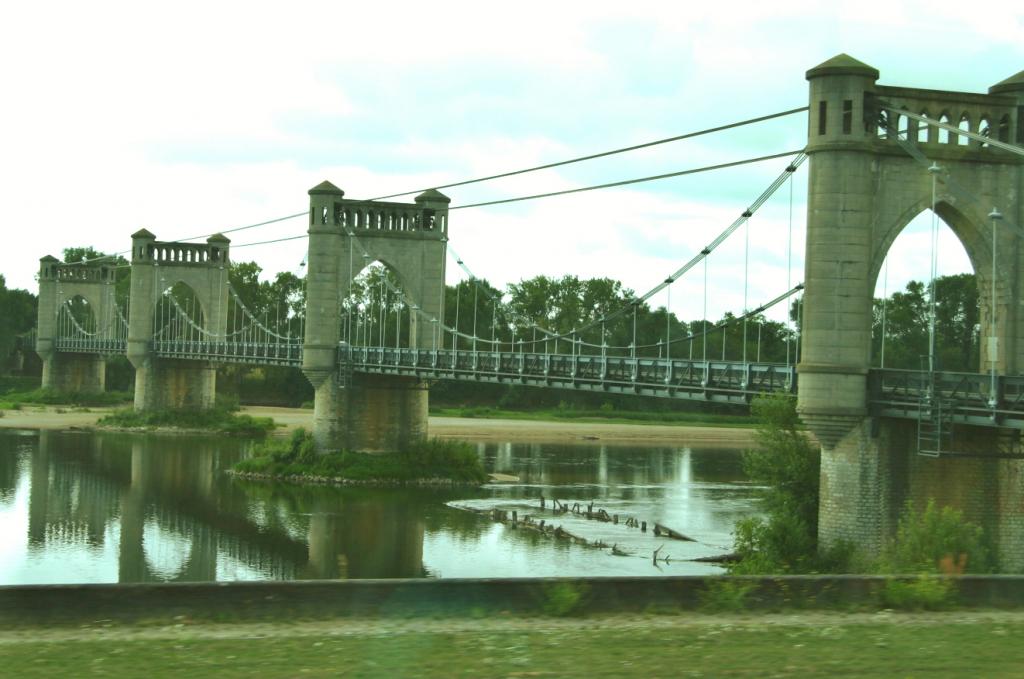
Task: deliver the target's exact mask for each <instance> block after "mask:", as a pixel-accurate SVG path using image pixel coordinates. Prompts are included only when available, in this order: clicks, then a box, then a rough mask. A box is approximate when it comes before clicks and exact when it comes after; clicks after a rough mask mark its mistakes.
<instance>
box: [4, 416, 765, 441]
mask: <svg viewBox="0 0 1024 679" xmlns="http://www.w3.org/2000/svg"><path fill="white" fill-rule="evenodd" d="M109 411H110V409H109V408H95V409H89V410H81V409H71V408H55V407H47V408H42V407H34V406H29V407H25V408H23V409H21V410H8V411H4V417H2V418H0V428H8V429H75V428H92V427H95V426H96V421H97V420H99V418H101V417H102V416H103V415H105V414H106V413H108V412H109ZM242 412H243V413H248V414H250V415H253V416H257V417H272V418H274V421H275V422H277V423H278V424H279V425H281V428H280V429H279V430H278V432H279V433H282V434H285V433H287V432H289V431H291V430H292V429H295V428H297V427H306V428H310V427H312V425H313V411H312V410H304V409H300V408H271V407H262V406H253V407H246V408H243V409H242ZM430 434H431V436H438V437H440V438H460V439H468V440H474V441H482V440H483V441H495V442H499V441H500V442H504V441H516V442H519V441H522V442H533V443H595V444H621V445H627V444H632V445H699V446H706V447H714V446H721V447H726V448H738V447H744V446H749V445H751V444H752V443H753V437H754V431H753V430H752V429H745V428H741V427H736V428H732V427H714V426H706V427H690V426H682V425H665V424H631V423H623V424H617V423H616V424H610V423H594V422H550V421H533V420H500V419H485V418H463V417H431V418H430Z"/></svg>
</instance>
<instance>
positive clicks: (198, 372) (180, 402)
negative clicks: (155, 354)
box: [135, 358, 217, 410]
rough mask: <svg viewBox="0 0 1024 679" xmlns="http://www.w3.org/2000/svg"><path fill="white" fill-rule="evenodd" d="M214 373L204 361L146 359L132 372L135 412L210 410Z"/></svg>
mask: <svg viewBox="0 0 1024 679" xmlns="http://www.w3.org/2000/svg"><path fill="white" fill-rule="evenodd" d="M216 392H217V369H216V368H214V367H213V365H212V364H210V363H207V362H205V361H174V360H168V359H160V358H147V359H145V360H144V361H142V367H138V366H137V367H136V368H135V409H136V410H160V409H163V408H192V409H196V410H208V409H210V408H213V406H214V401H215V400H216Z"/></svg>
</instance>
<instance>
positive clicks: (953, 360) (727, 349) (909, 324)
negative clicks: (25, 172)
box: [0, 247, 979, 405]
mask: <svg viewBox="0 0 1024 679" xmlns="http://www.w3.org/2000/svg"><path fill="white" fill-rule="evenodd" d="M100 256H103V253H101V252H98V251H97V250H95V249H94V248H91V247H77V248H67V249H65V250H64V260H65V261H66V262H75V261H82V260H84V259H91V258H94V257H100ZM117 263H118V264H121V265H124V264H127V262H126V261H125V260H123V259H121V258H119V259H117ZM127 271H128V270H127V269H121V270H120V272H119V273H122V275H120V276H119V277H118V298H119V300H124V299H126V298H127V294H128V287H129V282H130V281H129V277H128V275H127ZM229 279H230V281H231V284H232V286H233V287H234V289H235V291H236V292H237V293H238V295H239V297H240V298H241V299H242V301H243V302H244V304H245V305H246V307H248V308H249V309H250V311H252V312H253V313H254V314H255V315H257V316H258V317H259V318H260V319H261V320H262V321H263V322H264V323H265V324H268V325H270V326H271V327H274V328H275V329H276V330H277V331H278V332H281V334H286V333H290V334H292V335H299V334H301V332H302V327H303V324H304V321H305V301H306V300H305V278H304V276H303V275H299V274H296V273H292V272H281V273H278V274H276V275H275V276H274V277H273V278H269V279H268V278H266V277H264V276H263V270H262V268H261V267H260V266H259V264H257V263H255V262H233V263H232V264H231V269H230V272H229ZM398 287H399V283H398V281H397V279H396V278H395V276H394V275H393V273H392V272H391V271H390V270H389V269H387V268H386V267H383V266H380V265H372V266H370V267H367V268H366V269H364V271H363V272H362V273H361V274H360V276H358V277H357V279H356V280H355V281H354V282H353V285H352V289H351V292H350V293H349V294H348V295H347V296H345V298H344V299H343V301H342V307H343V312H345V311H350V312H351V313H350V314H349V315H348V316H347V317H346V318H347V320H344V321H343V324H344V327H343V329H342V337H343V339H350V340H351V341H352V342H353V343H358V344H362V343H369V344H377V343H378V342H380V341H381V340H383V341H384V344H385V345H387V346H394V345H395V344H398V345H399V346H407V343H408V332H409V322H408V317H409V313H410V310H409V308H408V306H407V305H406V303H405V302H404V301H403V299H402V298H401V297H400V296H399V295H397V294H395V292H394V289H395V288H398ZM936 291H937V304H936V309H937V314H936V336H937V342H936V345H937V346H936V354H937V357H938V364H939V366H940V367H941V368H942V369H945V370H964V371H975V370H977V369H978V361H979V359H978V345H979V342H978V339H979V338H978V321H979V314H978V289H977V285H976V283H975V278H974V276H973V275H972V274H958V275H954V276H945V277H942V278H939V279H938V280H937V283H936ZM0 305H3V306H0V312H2V316H0V343H2V344H0V351H2V353H0V355H3V356H7V355H9V353H10V350H11V348H12V346H13V345H12V343H13V339H12V337H13V336H14V335H16V334H18V333H20V332H24V331H25V330H28V329H30V328H31V327H32V325H33V324H34V315H35V296H34V295H32V294H31V293H28V292H27V291H24V290H21V291H7V290H6V287H3V291H2V292H0ZM617 312H619V313H617ZM928 313H929V300H928V291H927V287H926V286H925V284H923V283H920V282H918V281H911V282H910V283H909V284H908V285H907V287H906V289H905V290H903V291H898V292H895V293H893V294H892V295H891V296H889V297H888V298H887V299H885V300H882V299H876V300H875V301H874V323H873V328H872V337H873V345H874V346H873V348H872V355H873V357H874V358H873V362H874V363H873V364H874V365H876V366H879V365H881V362H882V361H881V359H882V346H883V339H882V337H883V326H884V330H885V332H884V335H885V341H884V347H885V350H884V354H885V367H888V368H905V369H919V368H920V367H921V365H922V356H926V355H927V352H928ZM789 315H790V320H791V322H790V323H788V324H787V323H782V322H779V321H774V320H770V319H767V318H765V317H764V315H763V314H757V315H754V316H752V317H750V318H749V319H748V320H747V322H746V324H744V323H743V321H742V320H740V319H737V318H736V317H735V316H734V315H733V314H731V313H726V314H725V315H724V316H723V317H722V318H718V319H702V318H697V319H689V320H686V319H680V318H679V317H678V316H677V315H676V314H674V313H669V312H668V311H667V310H666V309H665V307H663V306H652V305H650V304H648V303H647V302H644V301H639V300H637V298H636V294H635V293H634V291H633V290H631V289H629V288H627V287H625V286H624V285H623V284H622V283H621V282H620V281H617V280H614V279H611V278H591V279H581V278H579V277H577V276H572V275H566V276H561V277H550V276H535V277H533V278H529V279H524V280H521V281H519V282H517V283H510V284H509V285H507V286H506V287H505V288H503V289H502V288H498V287H496V286H493V285H491V284H490V283H489V282H488V281H486V280H482V279H481V280H477V281H469V280H464V281H461V282H459V283H458V284H456V285H450V286H446V289H445V318H444V323H445V325H447V326H448V327H454V328H457V329H458V331H459V332H460V333H463V334H464V335H466V337H460V338H456V339H455V340H454V346H456V347H457V348H459V349H461V350H469V349H472V348H473V345H474V342H473V340H472V339H470V338H472V337H474V336H475V337H477V338H478V340H477V341H476V342H475V344H476V348H477V349H478V350H480V351H487V350H491V348H492V347H495V346H496V347H497V348H499V349H500V350H502V351H511V350H513V349H514V350H516V351H519V350H522V351H537V352H544V351H548V352H559V353H569V352H571V351H572V347H571V345H570V343H569V342H568V341H566V340H565V339H561V340H557V341H556V340H545V337H544V333H542V332H539V331H538V330H536V329H535V327H534V325H536V326H540V327H543V328H546V329H548V330H550V331H552V332H555V333H560V334H563V335H570V336H573V337H575V339H576V340H577V341H578V342H580V344H578V345H577V347H578V350H579V351H582V352H583V353H590V354H597V353H601V352H602V351H607V352H608V353H609V354H610V355H630V354H631V353H634V352H635V353H636V355H638V356H641V357H658V356H665V355H668V354H669V353H670V355H671V356H673V357H676V358H691V357H692V358H693V359H695V360H700V359H703V358H704V357H705V356H706V357H707V358H708V359H709V360H728V361H739V360H742V359H743V358H744V356H745V357H746V359H747V360H748V361H762V362H775V363H787V362H794V361H796V360H797V358H798V345H799V325H800V320H801V314H800V309H799V300H794V301H792V302H791V303H790V310H789ZM609 317H610V320H607V321H605V322H602V319H604V318H609ZM239 322H241V319H229V321H228V323H229V328H228V330H229V332H230V331H232V330H233V324H236V323H239ZM744 325H745V326H746V328H745V332H744ZM421 327H422V325H421ZM580 329H584V330H582V331H581V330H580ZM574 331H575V332H574ZM705 333H706V335H705ZM396 335H397V337H396ZM691 335H692V336H693V339H692V340H690V339H688V337H689V336H691ZM744 335H746V341H745V343H744ZM491 340H494V341H495V342H497V344H491ZM668 340H671V346H670V347H669V345H668ZM438 341H439V343H440V346H439V348H441V347H443V348H451V346H453V338H452V337H451V335H450V334H447V333H446V334H445V335H444V336H443V337H439V338H438ZM513 342H514V344H513ZM634 342H635V343H636V347H635V348H633V347H631V345H632V344H634ZM605 345H606V346H607V349H604V348H603V347H604V346H605ZM125 370H126V371H127V368H126V369H125ZM222 373H223V377H224V379H223V382H224V385H225V387H229V388H232V389H234V390H237V391H239V392H241V393H243V394H245V395H246V396H247V398H248V397H250V396H251V395H254V394H255V395H257V396H256V398H257V400H264V401H266V402H288V403H298V402H302V401H305V400H309V399H310V398H312V390H311V389H310V388H309V385H308V384H307V383H306V382H305V380H304V378H302V376H301V373H300V372H299V371H297V370H295V369H287V368H269V367H268V368H246V367H242V366H232V367H225V368H222ZM125 377H126V378H128V379H130V376H128V375H127V374H126V375H125ZM117 381H118V382H120V381H123V380H117ZM119 386H123V385H119ZM527 391H528V390H527ZM538 391H549V390H538ZM435 393H436V396H437V397H439V398H440V399H441V400H446V399H448V398H449V397H451V398H452V399H454V400H455V401H458V402H460V403H473V402H474V401H475V400H477V399H481V400H483V401H485V402H487V403H497V402H498V401H500V400H502V399H504V401H505V403H506V405H513V404H514V403H515V402H517V401H522V400H524V398H525V397H521V396H520V395H521V394H522V393H524V389H523V388H518V387H508V386H504V387H495V386H494V385H483V384H465V385H454V384H452V385H440V388H438V389H436V390H435ZM537 397H539V394H531V395H530V398H531V399H534V398H537ZM552 398H554V399H555V400H554V404H555V405H557V404H558V403H559V402H561V401H562V400H564V399H566V398H569V399H570V401H572V400H573V399H579V398H582V399H586V398H588V397H587V396H586V395H577V396H572V397H570V396H567V395H565V394H562V395H554V396H551V395H549V396H545V397H544V398H543V399H542V401H544V402H547V401H551V400H552ZM631 402H634V403H637V402H638V401H637V400H631ZM596 405H601V403H597V404H596Z"/></svg>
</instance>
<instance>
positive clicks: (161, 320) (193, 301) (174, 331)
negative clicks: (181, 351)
mask: <svg viewBox="0 0 1024 679" xmlns="http://www.w3.org/2000/svg"><path fill="white" fill-rule="evenodd" d="M161 288H162V289H160V290H159V295H158V297H157V300H156V303H155V304H154V305H153V334H154V337H155V336H157V335H158V334H159V335H160V339H174V340H179V339H196V340H202V339H206V338H205V337H200V336H199V335H202V333H201V332H198V331H195V328H193V327H192V326H191V325H190V324H188V323H187V322H184V320H183V319H182V318H181V317H180V312H179V311H178V307H180V308H181V310H182V311H184V312H185V313H186V314H187V315H188V317H189V318H190V319H191V320H192V322H193V323H195V324H196V325H197V326H198V327H199V328H202V329H203V330H205V331H207V332H210V327H209V325H210V324H209V320H208V314H207V312H206V308H208V307H206V306H205V305H204V304H203V300H202V298H201V297H200V295H199V294H198V293H197V292H196V290H195V289H194V288H193V287H192V286H190V285H189V284H188V283H186V282H185V281H183V280H177V281H175V282H174V283H172V284H170V285H162V286H161ZM172 297H173V299H174V302H172V301H171V298H172ZM175 302H177V305H175Z"/></svg>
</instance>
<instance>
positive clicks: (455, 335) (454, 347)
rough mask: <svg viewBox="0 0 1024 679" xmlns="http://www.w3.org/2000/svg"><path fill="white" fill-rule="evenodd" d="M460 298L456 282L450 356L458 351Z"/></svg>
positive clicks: (459, 285) (459, 288)
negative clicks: (453, 328)
mask: <svg viewBox="0 0 1024 679" xmlns="http://www.w3.org/2000/svg"><path fill="white" fill-rule="evenodd" d="M461 297H462V284H461V283H460V282H456V283H455V332H453V333H452V354H453V355H454V354H455V352H456V351H457V350H458V346H457V345H456V342H457V341H458V338H459V333H458V330H459V304H460V298H461ZM454 360H455V359H454V356H453V358H452V361H454ZM453 367H454V363H453Z"/></svg>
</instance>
